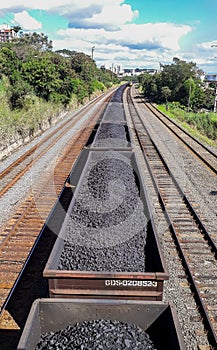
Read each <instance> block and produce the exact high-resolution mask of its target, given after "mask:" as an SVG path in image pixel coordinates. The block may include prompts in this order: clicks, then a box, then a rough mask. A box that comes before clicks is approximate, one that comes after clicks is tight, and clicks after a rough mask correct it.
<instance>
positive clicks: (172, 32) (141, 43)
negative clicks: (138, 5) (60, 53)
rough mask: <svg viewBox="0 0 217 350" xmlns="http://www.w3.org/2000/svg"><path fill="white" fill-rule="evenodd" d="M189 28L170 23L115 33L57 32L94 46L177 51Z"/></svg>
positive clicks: (133, 26)
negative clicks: (112, 45)
mask: <svg viewBox="0 0 217 350" xmlns="http://www.w3.org/2000/svg"><path fill="white" fill-rule="evenodd" d="M190 31H191V28H190V27H189V26H185V25H176V24H172V23H156V24H153V23H147V24H141V25H136V24H126V25H123V26H122V27H121V29H119V30H116V31H106V30H105V29H82V28H81V29H76V28H71V29H67V30H59V31H58V35H59V36H60V37H62V38H66V39H69V40H70V39H71V41H72V42H73V41H77V40H80V41H82V40H83V41H84V42H91V43H92V44H94V45H99V44H102V43H104V45H108V44H109V43H113V44H116V45H120V46H122V47H128V48H131V46H133V49H134V50H153V49H161V48H164V49H168V50H174V51H176V50H178V49H179V39H180V38H181V37H182V36H184V35H186V34H187V33H189V32H190Z"/></svg>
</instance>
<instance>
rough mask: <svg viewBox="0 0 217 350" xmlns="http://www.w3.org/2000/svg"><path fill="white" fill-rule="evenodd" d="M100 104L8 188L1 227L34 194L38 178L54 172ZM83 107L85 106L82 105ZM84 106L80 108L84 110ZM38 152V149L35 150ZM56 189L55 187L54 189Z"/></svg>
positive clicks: (0, 208) (17, 154)
mask: <svg viewBox="0 0 217 350" xmlns="http://www.w3.org/2000/svg"><path fill="white" fill-rule="evenodd" d="M97 105H98V104H96V105H94V107H93V109H91V111H90V112H88V113H86V114H85V116H83V117H82V118H81V119H78V121H77V123H76V124H75V126H74V127H73V128H71V129H69V130H68V132H67V133H66V134H64V137H62V138H61V139H60V140H59V141H58V142H56V144H55V145H54V147H52V148H51V149H50V150H49V151H48V152H46V154H45V155H44V156H43V157H42V158H41V159H40V160H39V161H37V162H36V163H35V164H34V165H33V166H32V167H31V169H30V170H29V171H28V172H27V173H26V174H25V175H24V176H23V177H22V178H21V179H20V180H19V181H18V182H17V183H16V184H15V185H14V186H13V188H11V189H10V190H8V191H7V192H6V193H5V195H3V196H2V197H1V198H0V212H1V216H0V227H3V226H4V224H5V223H6V222H7V221H8V220H9V219H10V218H11V217H12V215H13V213H14V212H15V211H16V209H17V208H18V207H19V206H20V205H21V203H22V202H23V201H24V199H25V198H26V197H27V196H29V195H30V194H31V193H32V194H33V193H34V191H35V190H37V180H38V179H39V178H41V177H43V176H44V174H45V172H46V173H50V174H52V173H54V168H55V166H56V163H57V161H58V159H59V157H60V156H61V154H62V152H63V150H64V148H65V147H66V146H67V143H68V142H69V140H70V139H71V138H72V137H73V136H74V135H75V134H76V132H78V131H79V130H81V129H82V128H83V127H84V126H83V125H84V123H85V122H86V120H88V118H89V117H90V114H91V113H92V111H93V110H94V109H95V108H96V107H97ZM82 108H83V107H82ZM82 108H81V109H80V110H82ZM77 112H78V111H76V112H73V113H68V114H67V115H66V116H65V117H64V118H63V119H62V120H61V121H60V122H59V123H58V124H56V125H55V126H53V127H52V128H51V129H49V130H47V131H46V132H45V133H44V134H43V135H42V136H40V137H38V138H37V139H35V140H33V141H32V142H30V143H29V144H27V145H25V146H24V147H22V148H20V149H19V150H18V151H17V152H15V153H14V154H13V155H12V156H10V157H8V158H7V159H6V160H5V161H3V162H2V163H1V165H0V171H3V170H4V169H5V168H7V167H8V166H9V165H10V164H11V163H12V162H14V161H15V160H16V159H18V158H19V157H20V156H21V155H22V154H24V153H25V152H27V150H29V149H30V148H31V147H33V146H34V145H35V144H36V143H37V142H40V141H41V140H42V139H43V138H45V137H46V136H47V135H49V134H51V133H52V132H53V131H54V130H55V129H56V128H57V127H59V126H60V124H61V123H64V122H65V121H66V120H67V119H71V118H73V117H74V115H75V113H77ZM35 152H36V153H37V150H36V151H35ZM54 190H55V189H54Z"/></svg>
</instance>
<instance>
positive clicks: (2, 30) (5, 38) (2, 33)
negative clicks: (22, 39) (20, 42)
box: [0, 24, 17, 43]
mask: <svg viewBox="0 0 217 350" xmlns="http://www.w3.org/2000/svg"><path fill="white" fill-rule="evenodd" d="M16 35H17V34H16V32H15V31H14V29H13V28H11V27H10V26H9V25H8V24H2V25H0V42H1V43H5V42H10V41H11V40H12V39H13V38H14V37H16Z"/></svg>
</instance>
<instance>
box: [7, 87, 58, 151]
mask: <svg viewBox="0 0 217 350" xmlns="http://www.w3.org/2000/svg"><path fill="white" fill-rule="evenodd" d="M0 101H1V103H0V149H3V148H4V147H6V146H8V145H9V144H10V143H12V142H14V141H16V140H17V139H19V138H23V139H25V138H26V137H28V136H29V137H32V136H33V135H35V134H37V133H38V131H39V130H43V127H44V125H45V124H46V123H48V122H49V121H51V120H52V118H54V117H56V116H57V115H58V114H59V113H60V106H59V105H56V104H54V103H49V102H45V101H43V100H42V99H39V98H38V97H36V96H27V97H26V103H25V108H23V109H22V110H18V109H17V110H11V109H10V104H9V100H8V96H7V92H6V91H5V89H3V88H2V87H0Z"/></svg>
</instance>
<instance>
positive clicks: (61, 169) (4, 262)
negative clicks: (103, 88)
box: [0, 93, 111, 329]
mask: <svg viewBox="0 0 217 350" xmlns="http://www.w3.org/2000/svg"><path fill="white" fill-rule="evenodd" d="M110 95H111V93H110V94H108V96H106V97H105V96H104V98H103V99H101V101H100V103H99V104H98V103H97V105H96V108H95V109H94V110H91V106H92V104H91V105H88V107H86V108H84V109H83V110H82V112H81V113H80V114H79V113H77V115H76V121H78V120H79V119H80V118H81V117H82V116H83V115H84V114H85V113H89V114H90V116H89V117H88V118H87V120H86V122H85V123H84V124H83V125H82V128H81V129H80V130H79V131H78V132H76V134H75V135H74V137H73V138H71V140H70V142H68V144H67V145H66V147H65V149H64V150H62V152H61V155H60V156H59V158H58V161H57V163H56V167H55V170H54V173H53V171H50V170H49V168H48V170H47V171H45V172H44V174H43V177H41V178H40V179H39V181H38V183H37V186H34V188H32V192H31V193H29V195H28V196H27V198H26V199H25V200H24V201H23V203H22V205H21V206H20V207H19V208H18V210H17V211H16V212H15V213H14V214H13V215H12V217H11V219H10V220H9V221H8V222H7V224H6V225H5V226H4V227H3V229H2V231H1V236H0V265H1V269H0V309H1V313H0V329H4V328H9V329H10V328H13V327H14V320H13V319H12V318H11V317H10V315H9V314H8V313H7V312H6V310H5V309H6V306H7V304H8V302H9V300H10V297H11V295H12V294H13V291H14V290H15V287H16V286H17V284H18V282H19V280H20V278H21V276H22V273H23V271H24V269H25V267H26V266H27V263H28V261H29V259H30V257H31V256H32V254H33V252H34V250H35V248H36V246H37V243H38V241H39V238H40V232H41V230H42V228H43V226H44V224H45V220H46V218H47V217H48V216H49V213H50V211H51V209H52V207H53V206H54V204H55V203H56V201H57V198H58V196H59V194H60V193H61V191H62V189H63V188H64V187H67V185H68V184H67V182H66V179H67V176H68V174H69V172H70V170H71V168H72V166H73V164H74V162H75V160H76V158H77V156H78V155H79V153H80V152H81V150H82V148H83V147H84V145H85V144H86V142H87V140H88V138H89V136H90V134H91V132H92V129H93V127H94V126H95V124H96V122H97V120H98V119H99V117H100V115H101V114H102V112H103V110H104V108H105V105H106V102H108V100H109V99H110ZM95 103H96V101H95ZM76 121H74V120H72V121H69V122H66V123H64V126H63V129H62V130H61V128H60V130H59V135H58V136H57V137H55V138H54V139H53V140H52V142H51V143H49V145H48V146H46V147H43V149H42V150H41V151H40V152H39V155H38V157H39V156H42V155H43V154H44V153H45V152H46V150H47V149H48V148H50V147H51V145H52V144H54V143H55V142H56V141H57V139H58V138H59V137H60V135H62V136H63V135H64V133H65V132H66V130H68V128H69V127H73V126H74V124H75V123H76ZM49 137H50V136H49ZM46 142H47V140H46ZM38 146H39V145H37V146H36V148H37V147H38ZM34 152H35V147H34V148H33V149H32V150H31V151H30V152H28V153H26V154H25V155H24V157H22V160H19V161H18V163H19V164H21V163H22V164H23V165H22V166H21V168H22V170H21V171H20V166H18V168H19V170H17V175H15V173H16V170H15V168H16V165H13V166H11V167H10V169H7V171H5V175H2V177H4V176H7V174H9V172H11V171H12V173H13V176H15V177H16V179H17V180H18V178H19V177H20V176H21V174H23V173H24V171H25V169H24V167H25V166H26V169H28V168H29V167H30V164H31V165H32V164H33V162H35V161H36V158H35V157H33V159H31V157H32V154H33V153H34ZM26 162H27V163H28V166H27V165H26ZM18 163H17V164H18ZM10 177H12V176H10ZM17 180H16V181H17ZM13 183H14V181H13V179H12V181H11V182H10V185H9V181H8V183H7V184H6V185H5V188H9V187H10V186H12V184H13ZM3 191H4V189H3ZM63 206H64V204H63Z"/></svg>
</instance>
